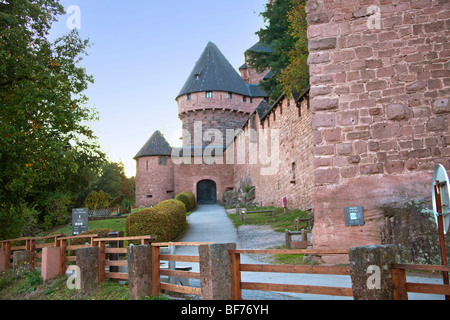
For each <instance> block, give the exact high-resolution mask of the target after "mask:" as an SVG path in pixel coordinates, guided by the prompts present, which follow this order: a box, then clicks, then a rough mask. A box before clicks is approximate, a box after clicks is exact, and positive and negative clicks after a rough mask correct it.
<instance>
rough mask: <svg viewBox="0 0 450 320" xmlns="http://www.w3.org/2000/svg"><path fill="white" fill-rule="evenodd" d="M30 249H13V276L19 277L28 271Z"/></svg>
mask: <svg viewBox="0 0 450 320" xmlns="http://www.w3.org/2000/svg"><path fill="white" fill-rule="evenodd" d="M30 258H31V253H30V251H15V252H14V254H13V276H14V277H20V276H22V275H23V274H25V273H27V272H30V270H31V269H30Z"/></svg>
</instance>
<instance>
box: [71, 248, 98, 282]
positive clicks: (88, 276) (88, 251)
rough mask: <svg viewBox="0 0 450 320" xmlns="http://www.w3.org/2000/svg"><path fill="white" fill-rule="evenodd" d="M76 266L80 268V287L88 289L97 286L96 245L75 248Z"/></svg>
mask: <svg viewBox="0 0 450 320" xmlns="http://www.w3.org/2000/svg"><path fill="white" fill-rule="evenodd" d="M75 252H76V256H77V267H78V268H80V270H79V271H80V272H79V277H80V287H81V288H80V289H81V290H82V291H90V290H93V289H95V288H96V287H97V286H98V252H99V249H98V247H90V248H82V249H77V250H76V251H75Z"/></svg>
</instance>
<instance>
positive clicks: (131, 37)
mask: <svg viewBox="0 0 450 320" xmlns="http://www.w3.org/2000/svg"><path fill="white" fill-rule="evenodd" d="M266 3H267V0H244V1H243V0H221V1H218V0H216V1H211V0H209V1H207V0H165V1H153V0H129V1H119V0H61V4H62V5H63V6H64V7H65V8H66V9H67V8H68V7H69V6H70V5H76V6H78V7H79V8H80V12H81V29H80V30H79V31H80V34H81V37H82V38H90V40H91V42H92V43H93V46H92V47H91V48H89V49H88V52H89V56H88V57H86V58H85V60H84V61H83V63H82V65H83V66H84V67H85V68H86V69H87V72H88V73H89V74H92V75H93V76H94V78H95V83H94V84H91V85H90V87H89V89H88V90H87V91H86V94H87V96H88V97H89V99H90V102H89V105H91V106H93V107H95V108H96V110H97V111H98V112H99V115H100V120H99V121H98V122H96V123H93V124H92V128H93V129H94V130H95V132H96V135H97V136H98V137H99V138H100V144H101V147H102V149H103V150H104V151H105V152H106V153H107V155H108V157H109V158H110V159H111V160H112V161H122V162H123V163H124V164H125V167H126V174H127V175H128V176H134V175H135V173H136V168H135V161H134V160H133V157H134V156H135V154H136V153H137V152H138V151H139V149H140V148H141V147H142V146H143V145H144V143H145V142H146V141H147V140H148V138H149V137H150V136H151V135H152V134H153V132H154V131H155V130H162V131H163V133H164V134H165V136H166V138H167V139H168V140H169V142H170V143H171V144H172V145H175V144H176V143H179V141H178V138H179V137H180V136H181V131H180V130H181V121H180V120H179V119H178V114H177V103H176V101H175V97H176V96H177V94H178V92H179V91H180V90H181V88H182V86H183V84H184V82H185V81H186V79H187V77H188V76H189V74H190V72H191V70H192V68H193V67H194V64H195V62H196V61H197V59H198V58H199V57H200V55H201V53H202V52H203V49H204V48H205V47H206V44H207V43H208V41H212V42H214V43H215V44H216V45H217V46H218V47H219V49H220V50H221V51H222V52H223V54H224V55H225V56H226V57H227V59H228V60H229V61H230V63H231V64H232V65H233V66H234V67H235V68H236V69H237V68H239V67H240V66H241V65H242V64H243V63H244V51H245V50H246V49H248V48H249V47H251V46H252V45H253V44H255V43H256V42H257V41H258V37H257V36H256V35H255V32H256V31H258V30H259V29H260V28H261V27H263V25H264V22H263V19H262V17H261V16H260V15H259V14H260V12H262V11H264V6H265V4H266ZM69 17H70V14H68V15H66V16H61V17H60V19H59V20H60V21H59V22H58V23H56V24H55V25H54V27H53V30H52V37H55V36H56V35H61V34H65V33H68V32H70V30H69V29H68V28H67V26H66V21H67V19H68V18H69Z"/></svg>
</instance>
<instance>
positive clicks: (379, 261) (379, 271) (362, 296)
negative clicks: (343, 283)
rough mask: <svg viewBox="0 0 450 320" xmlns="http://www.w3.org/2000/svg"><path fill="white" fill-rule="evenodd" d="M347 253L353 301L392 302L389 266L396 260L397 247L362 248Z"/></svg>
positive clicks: (352, 249) (392, 294)
mask: <svg viewBox="0 0 450 320" xmlns="http://www.w3.org/2000/svg"><path fill="white" fill-rule="evenodd" d="M348 253H349V258H350V275H351V278H352V290H353V297H354V299H355V300H393V298H394V292H393V283H392V274H391V264H392V263H395V262H396V260H397V247H396V246H395V245H378V246H375V245H374V246H362V247H354V248H350V250H349V252H348Z"/></svg>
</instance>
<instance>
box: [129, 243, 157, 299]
mask: <svg viewBox="0 0 450 320" xmlns="http://www.w3.org/2000/svg"><path fill="white" fill-rule="evenodd" d="M128 286H129V290H130V300H137V299H139V298H143V297H145V296H150V295H151V293H152V247H151V246H150V245H146V246H130V247H128Z"/></svg>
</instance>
